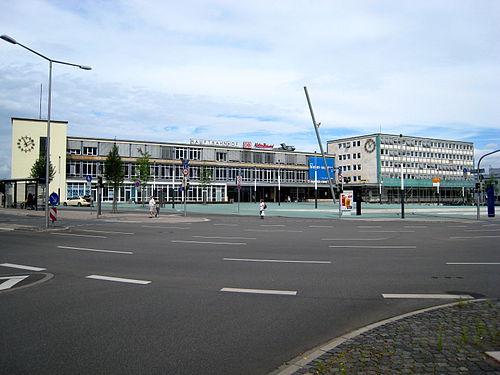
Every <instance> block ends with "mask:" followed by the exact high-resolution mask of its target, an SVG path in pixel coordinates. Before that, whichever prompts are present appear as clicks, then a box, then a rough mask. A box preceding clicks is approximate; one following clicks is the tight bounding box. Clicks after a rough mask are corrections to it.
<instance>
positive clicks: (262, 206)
mask: <svg viewBox="0 0 500 375" xmlns="http://www.w3.org/2000/svg"><path fill="white" fill-rule="evenodd" d="M266 208H267V205H266V204H265V203H264V199H261V200H260V203H259V215H260V218H261V219H262V220H263V219H264V216H266Z"/></svg>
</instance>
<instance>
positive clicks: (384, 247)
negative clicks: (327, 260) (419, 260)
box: [328, 245, 417, 249]
mask: <svg viewBox="0 0 500 375" xmlns="http://www.w3.org/2000/svg"><path fill="white" fill-rule="evenodd" d="M328 247H339V248H342V247H346V248H356V249H416V248H417V247H416V246H369V245H367V246H363V245H330V246H328Z"/></svg>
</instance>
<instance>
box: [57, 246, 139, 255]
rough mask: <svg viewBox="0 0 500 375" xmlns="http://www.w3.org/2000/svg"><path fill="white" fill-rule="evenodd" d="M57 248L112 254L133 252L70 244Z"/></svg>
mask: <svg viewBox="0 0 500 375" xmlns="http://www.w3.org/2000/svg"><path fill="white" fill-rule="evenodd" d="M57 247H58V248H59V249H68V250H79V251H92V252H95V253H112V254H133V252H131V251H117V250H102V249H88V248H85V247H72V246H57Z"/></svg>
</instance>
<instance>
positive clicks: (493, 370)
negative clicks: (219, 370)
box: [293, 300, 500, 375]
mask: <svg viewBox="0 0 500 375" xmlns="http://www.w3.org/2000/svg"><path fill="white" fill-rule="evenodd" d="M499 312H500V300H487V301H477V302H459V303H458V304H455V305H454V306H448V307H444V308H440V309H435V310H432V311H426V312H423V313H419V314H416V315H413V316H409V317H405V318H402V319H400V320H396V321H393V322H390V323H387V324H384V325H382V326H379V327H377V328H374V329H372V330H369V331H366V332H364V333H362V334H360V335H357V336H355V337H353V338H351V339H348V340H347V341H345V342H343V343H342V344H340V345H338V346H336V347H334V348H333V349H331V350H329V351H327V352H326V353H325V354H323V355H322V356H320V357H318V358H317V359H316V360H314V361H312V362H311V363H309V364H308V365H306V366H304V367H303V368H301V369H299V370H297V371H295V372H293V374H294V375H299V374H318V375H319V374H321V375H327V374H342V375H351V374H353V375H354V374H355V375H393V374H421V375H424V374H433V375H434V374H439V375H441V374H442V375H455V374H458V375H472V374H474V375H476V374H488V375H499V374H500V363H499V362H497V361H495V360H494V359H492V358H491V357H490V356H488V355H486V354H485V352H490V351H499V350H500V332H499V329H500V319H499V318H500V313H499Z"/></svg>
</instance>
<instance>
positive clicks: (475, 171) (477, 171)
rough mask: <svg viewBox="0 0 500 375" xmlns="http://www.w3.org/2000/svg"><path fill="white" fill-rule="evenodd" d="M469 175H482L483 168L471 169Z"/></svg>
mask: <svg viewBox="0 0 500 375" xmlns="http://www.w3.org/2000/svg"><path fill="white" fill-rule="evenodd" d="M470 173H484V168H480V169H471V171H470Z"/></svg>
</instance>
